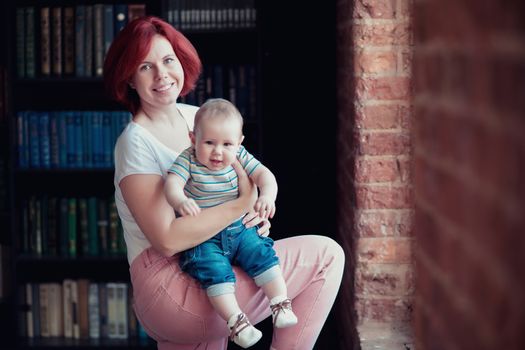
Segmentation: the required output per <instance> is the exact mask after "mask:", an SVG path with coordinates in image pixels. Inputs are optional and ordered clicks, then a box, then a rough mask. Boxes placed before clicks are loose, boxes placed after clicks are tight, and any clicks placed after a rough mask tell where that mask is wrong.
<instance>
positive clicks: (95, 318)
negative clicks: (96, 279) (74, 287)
mask: <svg viewBox="0 0 525 350" xmlns="http://www.w3.org/2000/svg"><path fill="white" fill-rule="evenodd" d="M99 304H100V302H99V293H98V284H97V283H90V284H89V294H88V308H89V337H90V338H91V339H99V338H100V308H99Z"/></svg>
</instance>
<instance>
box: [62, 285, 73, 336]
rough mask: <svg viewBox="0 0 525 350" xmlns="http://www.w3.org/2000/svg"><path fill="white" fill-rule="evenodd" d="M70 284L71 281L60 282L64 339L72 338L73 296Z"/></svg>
mask: <svg viewBox="0 0 525 350" xmlns="http://www.w3.org/2000/svg"><path fill="white" fill-rule="evenodd" d="M72 284H73V281H72V280H70V279H65V280H64V281H63V282H62V292H63V295H64V297H63V299H62V300H63V311H64V315H63V320H64V337H65V338H73V313H74V307H73V296H72V294H71V293H72Z"/></svg>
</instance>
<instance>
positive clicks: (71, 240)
mask: <svg viewBox="0 0 525 350" xmlns="http://www.w3.org/2000/svg"><path fill="white" fill-rule="evenodd" d="M67 203H68V216H67V223H68V225H67V233H68V256H69V257H71V258H75V257H76V256H77V241H78V233H77V220H78V219H77V199H76V198H68V201H67Z"/></svg>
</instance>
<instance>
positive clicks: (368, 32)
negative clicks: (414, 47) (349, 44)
mask: <svg viewBox="0 0 525 350" xmlns="http://www.w3.org/2000/svg"><path fill="white" fill-rule="evenodd" d="M353 27H354V29H353V31H354V38H353V39H354V45H356V46H358V47H363V46H364V47H371V46H387V45H407V46H408V45H410V42H411V35H410V31H409V23H408V22H406V23H380V24H379V23H378V24H355V25H354V26H353Z"/></svg>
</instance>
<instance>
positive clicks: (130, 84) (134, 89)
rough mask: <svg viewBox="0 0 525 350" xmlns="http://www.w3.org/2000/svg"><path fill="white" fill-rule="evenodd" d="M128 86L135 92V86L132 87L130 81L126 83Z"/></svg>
mask: <svg viewBox="0 0 525 350" xmlns="http://www.w3.org/2000/svg"><path fill="white" fill-rule="evenodd" d="M128 85H129V87H130V88H132V89H133V90H135V85H133V83H132V82H131V80H130V81H128Z"/></svg>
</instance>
